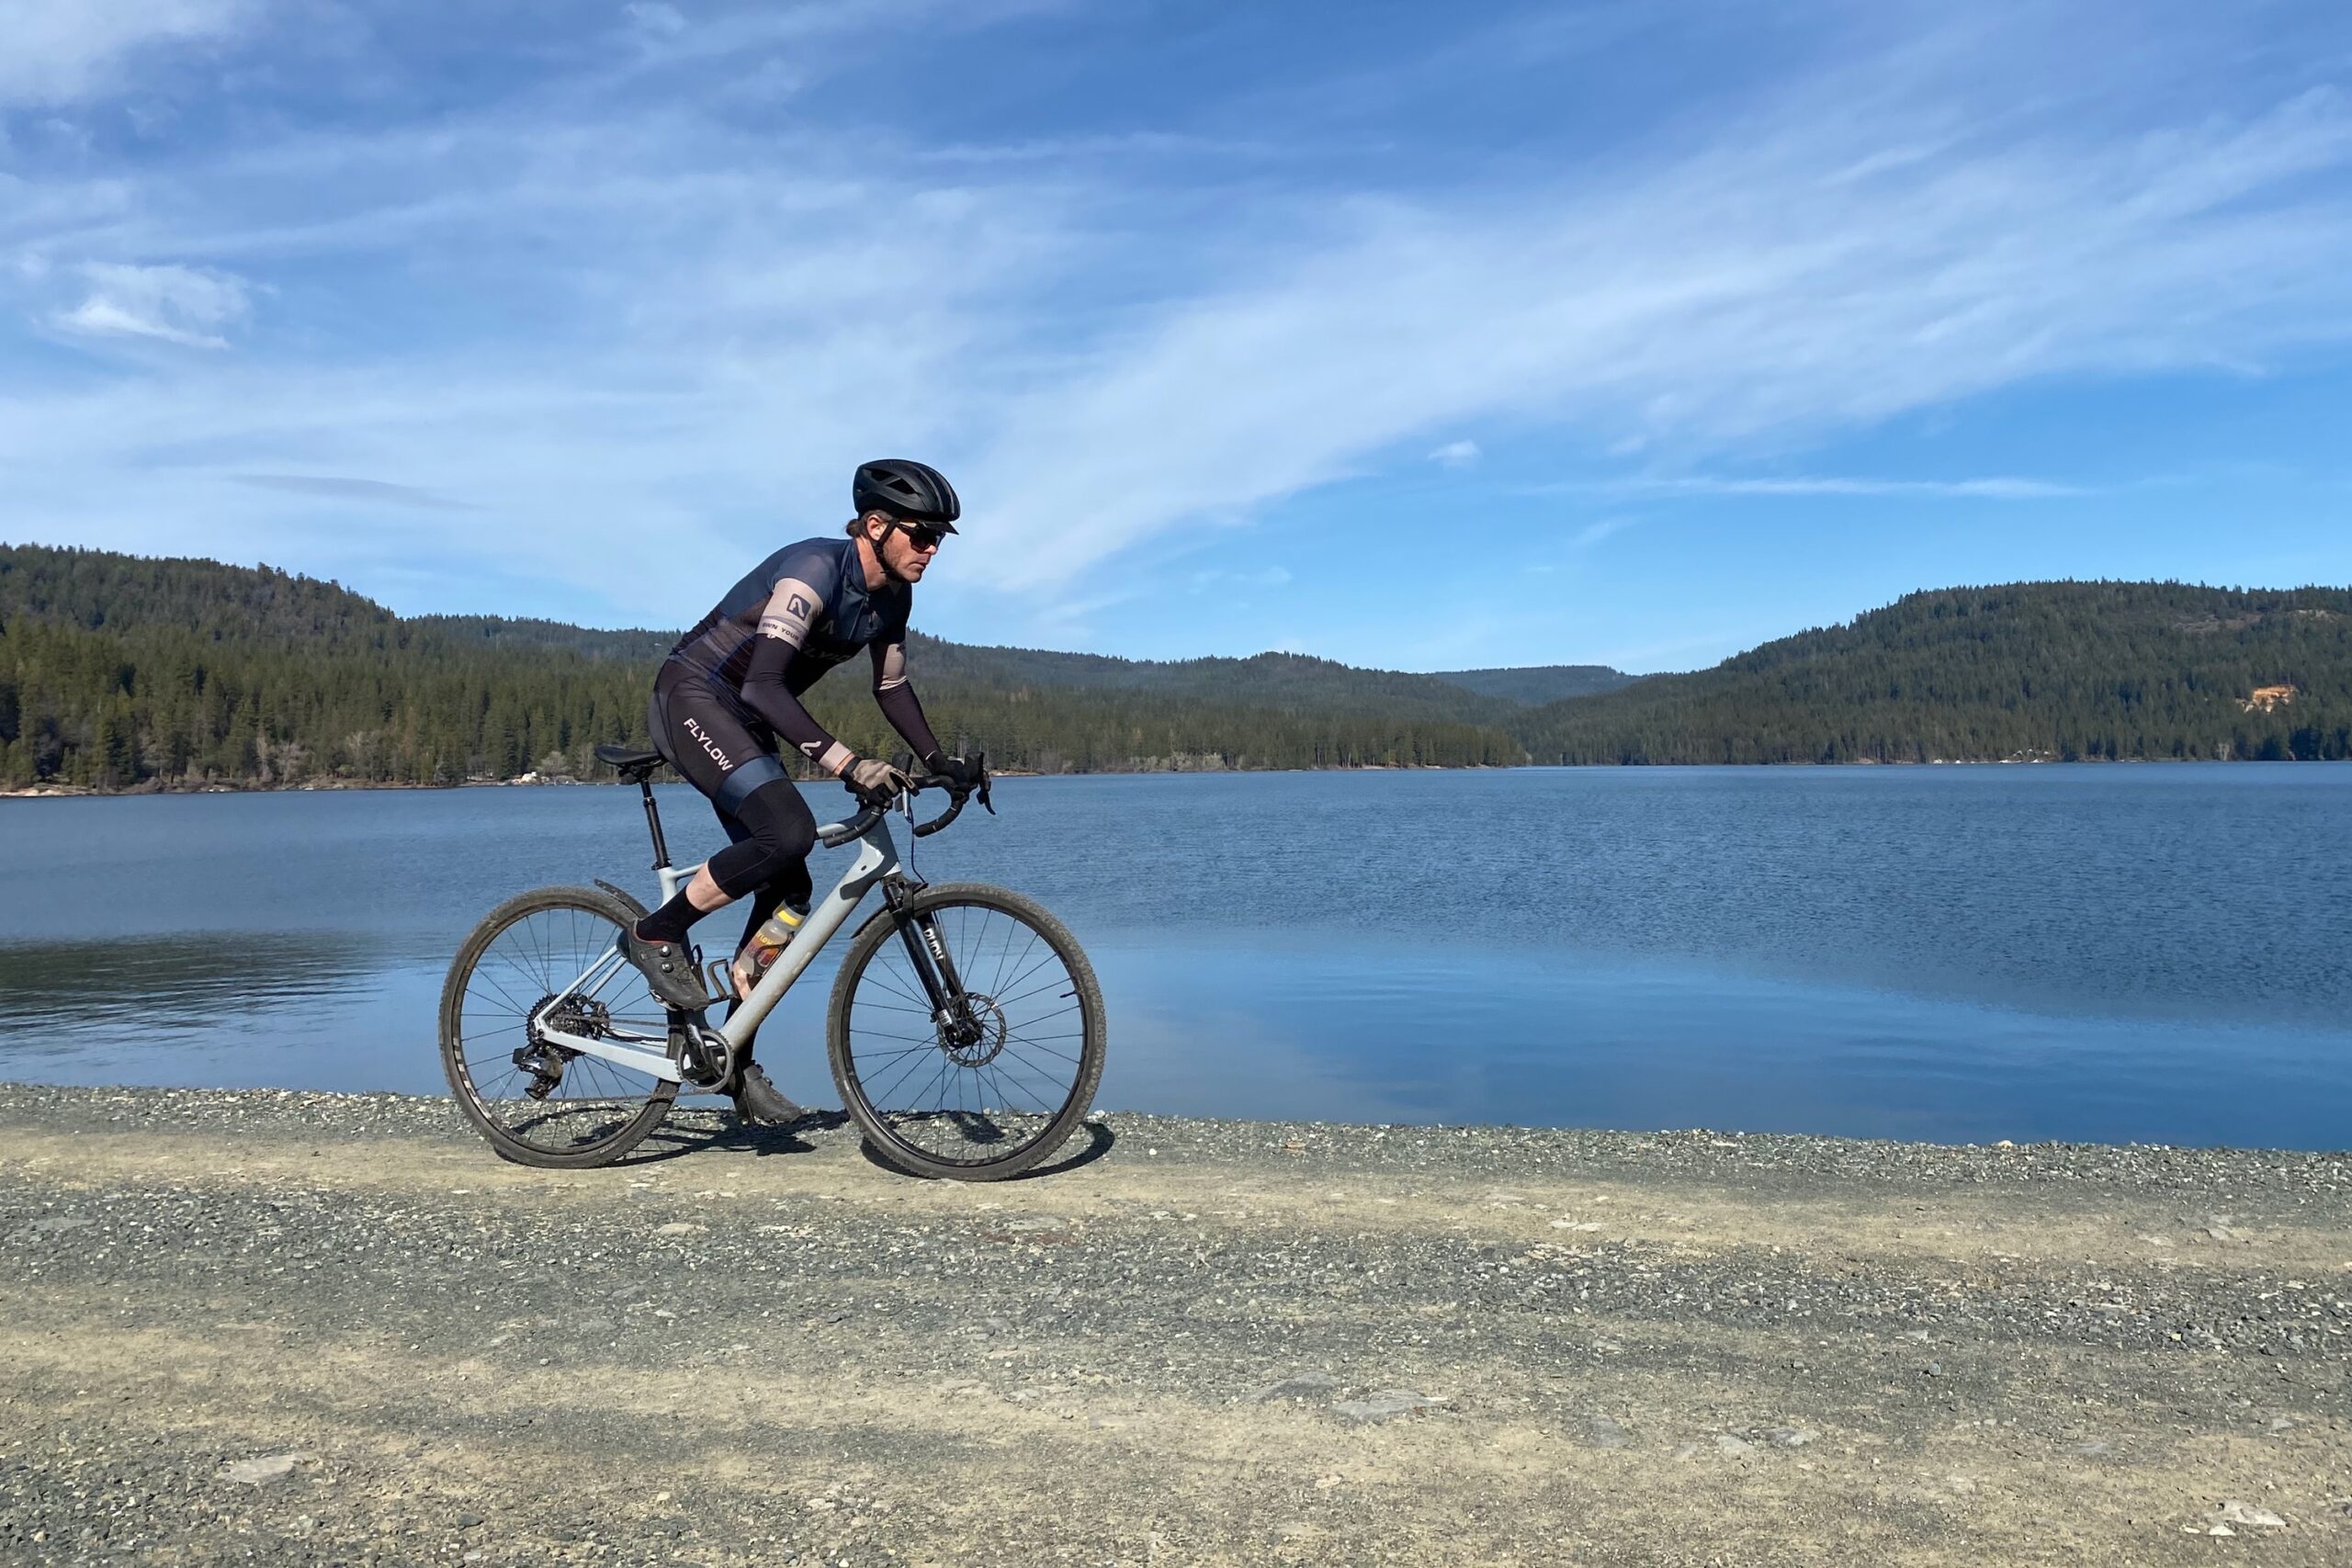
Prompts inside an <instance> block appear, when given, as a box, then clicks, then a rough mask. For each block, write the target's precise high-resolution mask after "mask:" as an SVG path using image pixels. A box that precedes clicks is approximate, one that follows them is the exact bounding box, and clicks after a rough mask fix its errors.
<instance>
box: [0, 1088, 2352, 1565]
mask: <svg viewBox="0 0 2352 1568" xmlns="http://www.w3.org/2000/svg"><path fill="white" fill-rule="evenodd" d="M0 1306H4V1307H5V1310H0V1325H5V1326H0V1337H5V1340H6V1346H7V1348H8V1351H9V1354H8V1356H7V1357H6V1359H5V1360H0V1409H5V1410H6V1411H7V1412H8V1413H9V1421H8V1422H7V1423H6V1424H0V1430H6V1431H8V1433H9V1436H8V1437H0V1557H9V1556H13V1555H19V1554H21V1555H23V1556H26V1557H28V1558H29V1557H39V1558H40V1559H41V1560H43V1561H53V1562H85V1561H93V1562H94V1561H98V1560H101V1559H104V1560H107V1561H114V1560H119V1554H120V1552H122V1551H126V1550H128V1551H145V1552H150V1553H153V1554H155V1555H158V1556H162V1557H166V1558H175V1559H177V1560H183V1561H185V1560H189V1559H209V1558H211V1557H214V1556H219V1555H224V1554H231V1553H233V1554H236V1555H240V1556H245V1555H252V1556H257V1557H260V1558H264V1559H266V1560H269V1561H272V1562H347V1561H352V1560H355V1559H368V1558H373V1559H374V1560H376V1561H378V1562H454V1561H458V1560H460V1559H464V1558H466V1557H467V1556H468V1555H469V1553H470V1554H478V1560H480V1561H485V1562H574V1561H578V1562H589V1561H598V1562H612V1561H620V1562H649V1563H650V1562H701V1563H729V1564H736V1563H741V1564H750V1563H755V1562H756V1563H772V1562H794V1561H796V1560H797V1562H804V1563H805V1562H814V1561H819V1560H821V1561H823V1562H828V1563H834V1562H841V1561H842V1560H844V1559H846V1560H847V1561H849V1562H852V1563H853V1564H854V1565H860V1568H862V1565H866V1564H876V1565H886V1564H916V1563H934V1564H946V1563H950V1562H956V1561H959V1560H970V1554H971V1553H972V1552H973V1551H981V1552H983V1553H985V1555H986V1557H987V1558H988V1559H989V1560H993V1561H1040V1562H1080V1561H1082V1562H1120V1563H1136V1564H1148V1563H1152V1562H1157V1563H1159V1564H1163V1565H1164V1564H1169V1563H1186V1564H1189V1563H1194V1562H1236V1563H1239V1562H1252V1563H1255V1562H1283V1563H1297V1564H1302V1565H1305V1564H1332V1565H1339V1564H1351V1565H1352V1564H1357V1563H1365V1562H1461V1563H1465V1564H1466V1563H1479V1564H1486V1563H1493V1562H1558V1561H1562V1560H1564V1559H1566V1558H1569V1557H1573V1558H1574V1560H1575V1561H1577V1562H1585V1563H1594V1564H1609V1563H1625V1564H1644V1565H1668V1564H1671V1565H1678V1568H1691V1565H1695V1564H1698V1563H1702V1562H1711V1561H1715V1562H1722V1561H1730V1562H1783V1563H1792V1562H1805V1563H1810V1562H1823V1563H1829V1562H1837V1563H1846V1562H1887V1563H1894V1564H1944V1563H1950V1564H1955V1565H1957V1564H1961V1563H1969V1564H1975V1563H1981V1562H2002V1563H2051V1564H2057V1563H2067V1564H2070V1565H2071V1564H2073V1563H2075V1562H2086V1561H2087V1562H2136V1563H2144V1564H2174V1563H2178V1564H2184V1565H2186V1564H2205V1563H2210V1562H2213V1561H2215V1560H2216V1558H2215V1553H2216V1552H2217V1551H2232V1552H2236V1551H2246V1550H2251V1551H2254V1552H2255V1553H2256V1555H2257V1556H2258V1557H2259V1560H2260V1561H2262V1562H2269V1563H2286V1564H2310V1565H2313V1568H2317V1565H2320V1564H2332V1563H2335V1562H2343V1561H2346V1557H2347V1553H2352V1495H2346V1494H2347V1493H2352V1473H2347V1471H2352V1382H2348V1381H2347V1372H2352V1156H2346V1155H2342V1154H2299V1153H2291V1152H2281V1151H2244V1150H2206V1149H2180V1148H2159V1147H2152V1146H2132V1145H2124V1146H2113V1145H2028V1146H2021V1147H2011V1148H2004V1147H2001V1146H1999V1145H1973V1146H1949V1145H1912V1144H1889V1143H1860V1142H1854V1141H1850V1140H1839V1139H1829V1138H1812V1137H1798V1136H1788V1135H1735V1134H1717V1133H1711V1132H1676V1133H1641V1134H1634V1133H1623V1134H1621V1133H1593V1132H1574V1131H1543V1130H1528V1129H1510V1128H1444V1127H1378V1126H1341V1125H1335V1124H1329V1123H1315V1122H1210V1121H1201V1120H1195V1119H1188V1118H1176V1117H1154V1116H1140V1115H1133V1114H1129V1113H1125V1112H1117V1113H1112V1114H1109V1115H1106V1116H1103V1117H1102V1118H1100V1119H1099V1121H1098V1122H1097V1123H1096V1124H1094V1125H1092V1126H1091V1127H1090V1128H1089V1129H1087V1130H1086V1131H1085V1132H1084V1133H1083V1134H1081V1136H1080V1137H1079V1138H1077V1139H1074V1140H1073V1142H1072V1144H1071V1145H1069V1147H1068V1148H1066V1149H1065V1150H1064V1151H1063V1152H1062V1155H1061V1156H1060V1157H1059V1159H1058V1162H1057V1165H1056V1166H1054V1167H1053V1168H1050V1170H1049V1172H1048V1173H1047V1174H1045V1175H1043V1176H1041V1177H1038V1178H1035V1179H1022V1180H1014V1181H1010V1182H1003V1183H997V1184H970V1185H965V1184H958V1183H954V1182H926V1181H918V1180H913V1179H908V1178H904V1177H901V1176H899V1175H897V1174H895V1173H893V1172H890V1171H888V1170H887V1169H885V1168H880V1167H878V1166H876V1165H875V1164H874V1163H873V1162H872V1161H870V1160H869V1159H867V1158H866V1157H865V1156H864V1154H863V1153H862V1151H861V1149H860V1146H859V1144H858V1140H857V1138H856V1136H855V1134H854V1130H851V1129H848V1128H846V1127H844V1126H842V1124H841V1123H840V1122H839V1119H838V1117H837V1116H819V1117H817V1118H813V1119H812V1120H811V1121H810V1122H806V1123H803V1124H802V1125H801V1126H799V1127H797V1128H794V1129H789V1130H775V1129H761V1130H752V1131H747V1130H745V1129H742V1128H740V1127H738V1126H736V1125H735V1124H734V1123H733V1122H732V1121H731V1119H730V1118H728V1117H726V1116H724V1115H721V1114H718V1113H715V1112H713V1111H707V1110H705V1109H701V1108H699V1106H690V1107H689V1108H687V1109H684V1110H681V1111H677V1112H675V1113H673V1117H672V1118H671V1121H670V1122H669V1123H668V1124H667V1125H666V1126H665V1127H664V1128H663V1129H662V1131H660V1132H657V1133H656V1134H654V1136H653V1138H652V1139H651V1140H650V1141H649V1143H648V1145H645V1146H644V1147H643V1148H642V1149H641V1150H640V1151H639V1154H638V1155H637V1156H633V1157H632V1158H631V1159H630V1160H629V1161H628V1162H625V1163H624V1164H622V1165H620V1166H617V1167H615V1168H608V1169H605V1170H596V1171H582V1172H560V1171H537V1170H529V1169H525V1168H519V1167H515V1166H510V1165H504V1164H503V1163H501V1162H500V1161H498V1160H497V1159H496V1158H495V1157H494V1156H492V1155H491V1154H490V1152H489V1150H488V1148H487V1147H486V1146H485V1145H483V1144H482V1143H481V1141H480V1140H479V1139H478V1138H476V1137H475V1136H474V1135H473V1134H472V1133H471V1132H470V1131H469V1130H468V1129H467V1128H466V1127H465V1126H464V1125H463V1124H462V1123H461V1122H460V1121H459V1120H458V1116H457V1113H456V1111H455V1109H454V1107H452V1106H451V1105H450V1104H449V1103H448V1102H447V1100H441V1099H436V1098H431V1097H417V1098H412V1097H405V1096H391V1095H327V1094H303V1093H293V1092H288V1091H273V1090H254V1091H203V1090H171V1091H154V1090H140V1091H132V1090H118V1089H52V1088H40V1087H34V1086H24V1085H14V1084H0ZM10 1438H13V1439H14V1440H13V1441H11V1440H10ZM548 1475H560V1476H561V1477H562V1480H563V1484H562V1485H561V1486H560V1487H550V1486H548V1485H546V1484H543V1483H544V1480H545V1478H546V1477H547V1476H548ZM2224 1535H2226V1536H2237V1537H2254V1538H2258V1539H2259V1541H2260V1545H2259V1546H2258V1547H2254V1548H2251V1549H2249V1548H2246V1547H2245V1546H2244V1545H2242V1544H2241V1543H2239V1542H2235V1541H2217V1540H2215V1539H2213V1538H2214V1537H2216V1536H2224Z"/></svg>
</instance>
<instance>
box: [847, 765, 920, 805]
mask: <svg viewBox="0 0 2352 1568" xmlns="http://www.w3.org/2000/svg"><path fill="white" fill-rule="evenodd" d="M909 782H910V781H909V780H908V778H907V775H906V773H905V770H903V769H900V768H895V767H892V766H891V765H890V764H889V763H888V762H886V761H883V760H882V759H881V758H879V757H860V758H859V759H858V760H857V761H854V762H852V763H851V764H850V765H849V766H848V767H847V768H846V769H844V770H843V771H842V783H843V784H847V785H849V787H850V790H851V793H853V794H854V795H856V796H857V798H858V802H859V804H860V805H863V806H867V807H874V808H875V809H876V810H883V811H887V810H888V809H889V808H890V807H891V806H892V805H893V804H895V803H896V802H897V800H898V798H899V795H903V794H905V793H906V790H907V785H908V784H909Z"/></svg>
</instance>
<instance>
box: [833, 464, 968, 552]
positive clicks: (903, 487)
mask: <svg viewBox="0 0 2352 1568" xmlns="http://www.w3.org/2000/svg"><path fill="white" fill-rule="evenodd" d="M849 493H850V499H851V500H852V501H854V502H856V503H857V514H858V515H859V516H860V517H863V516H865V514H866V513H869V512H887V513H889V514H890V515H891V516H893V517H903V518H905V519H906V520H907V521H908V522H910V523H922V524H927V525H930V526H932V527H933V528H936V529H938V530H939V531H940V532H942V533H944V534H953V533H954V532H955V531H956V517H957V515H958V514H959V513H962V511H963V510H964V509H963V505H962V503H961V502H958V501H956V487H955V486H954V485H951V484H949V483H948V482H947V476H946V475H944V474H943V473H941V472H940V471H939V470H938V469H937V468H933V467H932V466H931V465H930V464H928V463H918V462H916V461H915V460H914V459H913V458H911V457H876V459H875V460H874V461H873V462H871V463H860V464H859V465H858V466H857V478H856V479H854V480H853V481H851V484H850V491H849Z"/></svg>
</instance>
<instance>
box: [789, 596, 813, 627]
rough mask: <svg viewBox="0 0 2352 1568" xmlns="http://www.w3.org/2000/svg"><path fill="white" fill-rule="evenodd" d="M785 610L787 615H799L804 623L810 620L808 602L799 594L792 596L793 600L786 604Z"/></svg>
mask: <svg viewBox="0 0 2352 1568" xmlns="http://www.w3.org/2000/svg"><path fill="white" fill-rule="evenodd" d="M784 608H785V612H786V614H787V615H797V616H799V617H800V618H801V619H802V620H804V621H805V620H807V619H808V618H809V601H808V600H806V599H803V598H802V597H801V596H800V595H799V594H797V593H795V594H794V595H793V596H792V598H791V600H790V601H789V602H788V603H786V605H785V606H784Z"/></svg>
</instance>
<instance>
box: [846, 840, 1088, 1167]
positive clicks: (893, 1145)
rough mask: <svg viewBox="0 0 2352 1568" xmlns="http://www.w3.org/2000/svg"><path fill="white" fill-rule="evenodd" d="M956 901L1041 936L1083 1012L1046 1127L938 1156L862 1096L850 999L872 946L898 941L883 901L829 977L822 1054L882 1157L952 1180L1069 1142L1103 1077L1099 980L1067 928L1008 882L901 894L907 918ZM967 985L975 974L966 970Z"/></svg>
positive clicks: (1033, 1159) (1031, 1160)
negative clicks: (993, 1148) (988, 1149)
mask: <svg viewBox="0 0 2352 1568" xmlns="http://www.w3.org/2000/svg"><path fill="white" fill-rule="evenodd" d="M956 908H967V909H985V910H989V911H991V912H993V913H996V914H1000V915H1003V916H1005V917H1007V918H1009V919H1012V920H1013V921H1015V922H1017V923H1018V924H1020V925H1023V926H1025V927H1027V928H1028V929H1029V930H1030V931H1033V932H1034V933H1035V935H1036V936H1037V938H1038V939H1040V940H1041V941H1043V942H1045V943H1046V945H1047V946H1048V947H1049V948H1050V949H1051V950H1052V951H1053V953H1054V955H1055V956H1056V957H1057V958H1058V959H1059V960H1060V961H1061V963H1062V965H1063V967H1064V969H1065V971H1066V972H1067V974H1068V976H1069V979H1070V981H1071V982H1072V988H1071V993H1070V994H1071V996H1072V998H1073V999H1074V1000H1075V1001H1076V1002H1077V1003H1078V1004H1079V1009H1080V1012H1081V1014H1082V1024H1083V1027H1082V1030H1081V1034H1082V1039H1081V1041H1080V1059H1079V1063H1078V1070H1077V1072H1076V1073H1075V1074H1074V1075H1073V1076H1072V1081H1071V1085H1070V1090H1069V1100H1068V1101H1067V1102H1066V1103H1064V1104H1063V1106H1062V1107H1061V1108H1060V1110H1059V1111H1057V1112H1055V1113H1054V1114H1053V1115H1052V1117H1051V1119H1050V1121H1049V1122H1048V1123H1047V1125H1046V1130H1045V1131H1044V1132H1043V1133H1042V1134H1038V1135H1036V1136H1035V1137H1034V1138H1032V1139H1031V1140H1030V1141H1028V1142H1027V1143H1024V1144H1023V1145H1022V1146H1021V1147H1020V1148H1019V1149H1017V1150H1015V1151H1014V1152H1012V1154H1010V1155H1007V1156H1003V1157H1001V1158H998V1159H990V1160H956V1159H944V1158H941V1157H939V1156H936V1155H933V1154H932V1153H931V1152H929V1151H928V1150H925V1149H923V1148H922V1147H921V1146H920V1145H915V1144H912V1143H910V1142H909V1141H908V1140H907V1139H905V1138H904V1137H901V1136H900V1135H899V1133H898V1131H897V1130H896V1129H895V1128H893V1127H892V1126H891V1125H890V1123H889V1122H888V1119H887V1118H886V1117H884V1116H883V1115H882V1114H881V1113H880V1112H879V1111H876V1108H875V1107H874V1105H873V1104H872V1103H871V1102H870V1101H869V1100H867V1098H866V1091H865V1086H864V1085H863V1084H861V1083H860V1082H859V1081H858V1075H857V1071H856V1066H855V1063H854V1052H853V1049H852V1042H851V1013H852V1010H853V1009H854V1006H855V1003H856V998H857V992H858V982H859V980H860V979H861V977H863V976H865V972H866V969H867V966H868V965H869V964H872V963H874V961H875V959H876V954H877V953H881V952H882V951H883V950H884V948H885V945H886V944H888V946H890V947H891V948H893V949H895V948H896V947H897V944H898V942H899V920H898V918H897V917H896V916H895V915H893V913H892V912H891V911H890V910H889V909H888V908H884V909H881V910H878V911H877V912H876V914H875V915H874V916H873V917H872V918H871V919H868V920H867V921H866V922H865V924H864V925H863V926H861V927H859V928H858V931H857V934H856V935H855V936H854V937H852V938H851V939H850V944H849V950H848V952H846V953H843V954H842V966H841V973H840V974H839V975H838V976H836V977H835V979H834V981H833V992H832V1000H831V1006H830V1008H829V1009H828V1016H827V1021H826V1030H825V1035H826V1054H827V1055H828V1056H829V1057H830V1058H831V1064H832V1069H833V1087H834V1088H835V1089H838V1090H840V1092H841V1097H842V1105H843V1106H844V1107H845V1108H846V1109H847V1110H848V1111H849V1113H850V1115H851V1116H852V1117H853V1118H854V1120H855V1121H856V1122H857V1124H858V1127H859V1129H860V1130H861V1131H862V1132H863V1133H864V1134H865V1138H866V1141H867V1143H869V1144H870V1145H873V1146H874V1147H875V1148H876V1150H877V1151H878V1152H879V1153H880V1154H881V1155H882V1156H884V1157H885V1158H887V1159H888V1160H889V1162H890V1163H891V1164H893V1165H895V1166H898V1167H899V1168H901V1169H904V1170H907V1171H910V1172H911V1173H913V1174H915V1175H918V1176H929V1177H939V1178H944V1179H949V1180H955V1181H1001V1180H1003V1179H1006V1178H1007V1177H1012V1176H1019V1175H1020V1174H1021V1173H1022V1172H1023V1171H1025V1170H1029V1169H1031V1168H1034V1167H1035V1166H1037V1165H1039V1164H1040V1163H1042V1162H1043V1161H1045V1160H1046V1159H1047V1158H1049V1157H1050V1156H1053V1155H1054V1154H1055V1153H1056V1151H1057V1150H1059V1149H1060V1148H1061V1146H1062V1145H1064V1144H1066V1143H1068V1142H1069V1137H1070V1134H1072V1133H1075V1132H1076V1131H1077V1130H1078V1127H1079V1123H1080V1122H1083V1121H1084V1120H1085V1119H1086V1113H1087V1111H1089V1110H1091V1108H1092V1106H1093V1103H1094V1091H1095V1089H1097V1088H1098V1087H1099V1086H1100V1085H1101V1083H1102V1081H1103V1055H1104V1044H1103V1042H1104V1038H1105V1028H1104V1021H1103V987H1102V986H1101V984H1100V983H1099V982H1098V981H1096V979H1095V977H1094V968H1093V965H1092V964H1089V963H1088V962H1087V961H1086V953H1084V951H1083V950H1081V949H1080V947H1079V945H1078V941H1077V939H1076V938H1075V937H1073V936H1071V935H1070V933H1069V928H1068V927H1066V926H1064V925H1063V924H1062V923H1061V921H1059V920H1057V919H1055V918H1054V917H1053V915H1052V914H1051V913H1050V912H1049V911H1048V910H1047V909H1046V907H1045V906H1044V905H1042V904H1039V903H1038V902H1036V900H1035V899H1033V898H1029V897H1025V896H1023V895H1022V894H1019V893H1015V892H1013V891H1012V889H1010V888H1005V887H994V886H989V885H988V884H986V883H978V882H943V883H940V884H938V885H936V886H931V887H926V888H924V889H923V890H922V892H920V893H917V894H915V895H914V896H913V897H910V898H909V899H908V900H907V904H906V914H907V915H908V917H909V918H911V917H913V916H916V915H921V914H926V913H938V912H944V911H947V910H952V909H956ZM964 978H965V981H966V983H967V985H970V984H973V983H974V980H975V977H974V976H970V975H966V976H964Z"/></svg>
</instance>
